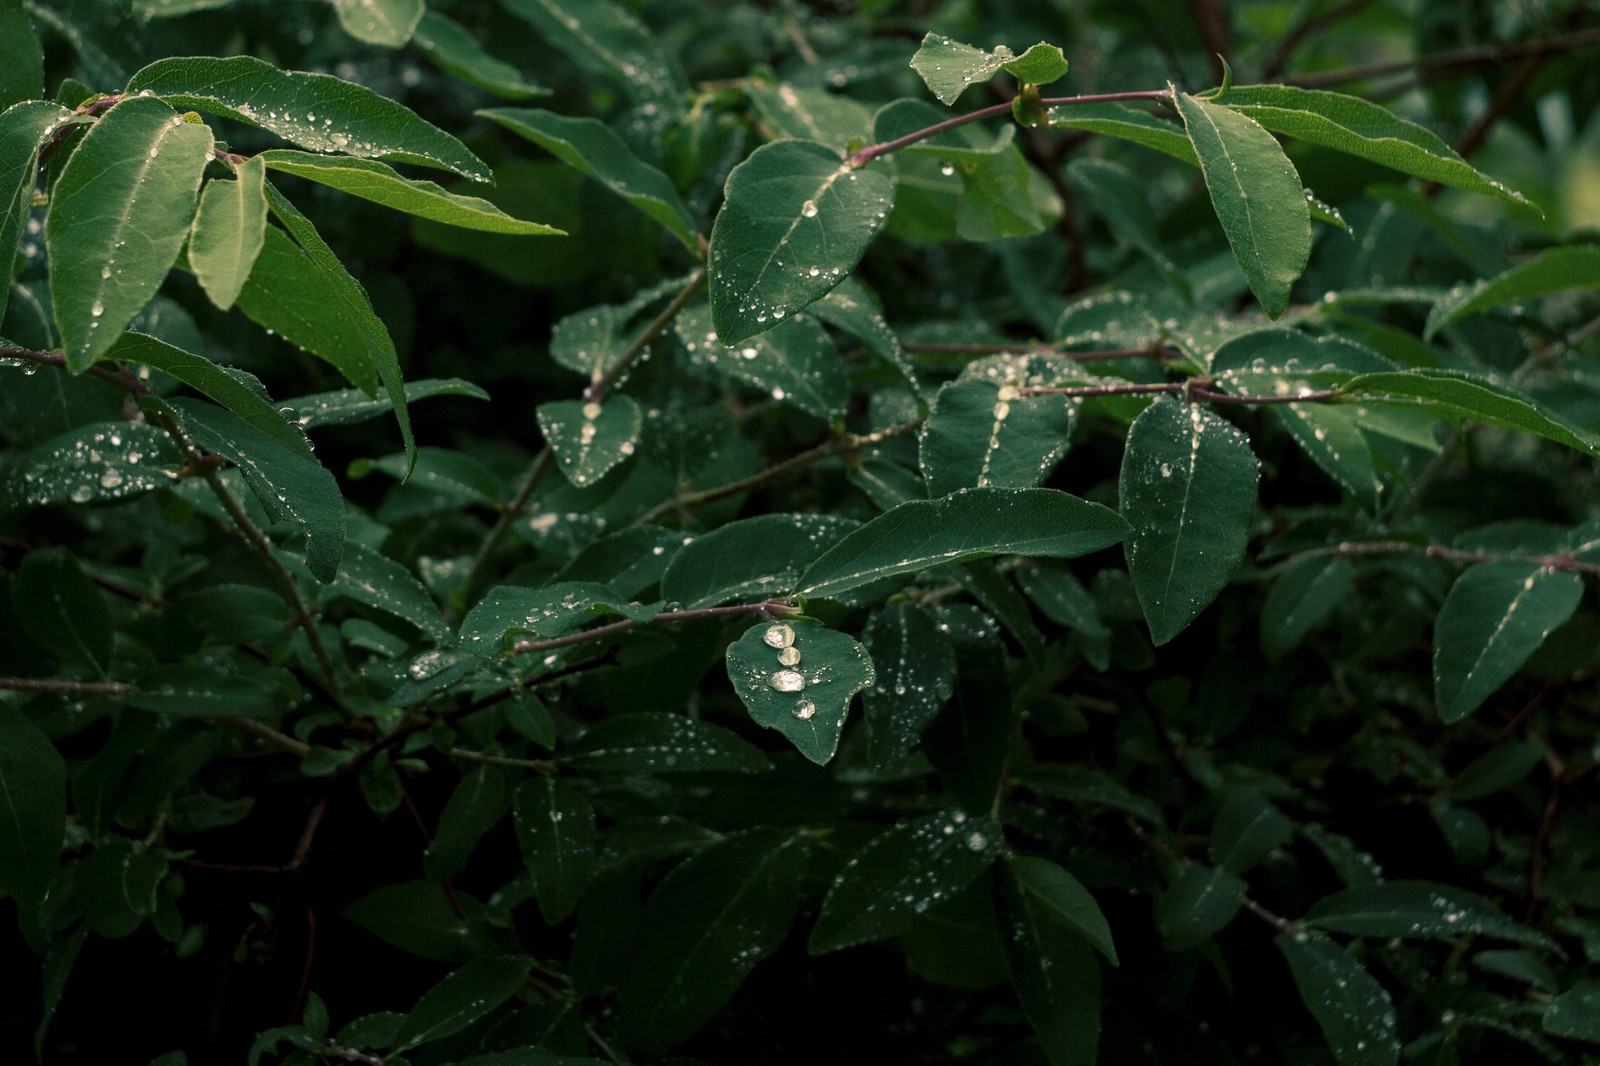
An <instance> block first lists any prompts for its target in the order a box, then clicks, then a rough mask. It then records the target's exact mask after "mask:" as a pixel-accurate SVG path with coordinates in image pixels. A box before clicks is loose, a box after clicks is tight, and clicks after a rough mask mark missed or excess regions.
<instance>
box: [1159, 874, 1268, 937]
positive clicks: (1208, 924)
mask: <svg viewBox="0 0 1600 1066" xmlns="http://www.w3.org/2000/svg"><path fill="white" fill-rule="evenodd" d="M1245 887H1246V886H1245V883H1244V879H1243V878H1241V877H1239V876H1238V875H1237V874H1231V873H1229V872H1228V871H1226V870H1222V869H1218V868H1215V867H1211V866H1206V865H1205V864H1203V863H1198V862H1191V863H1188V864H1186V865H1185V866H1183V867H1182V868H1181V869H1180V870H1179V871H1178V875H1177V876H1176V877H1174V878H1173V880H1172V884H1170V885H1168V886H1167V888H1166V891H1164V892H1162V893H1161V896H1160V898H1159V899H1158V900H1157V902H1156V925H1157V926H1158V927H1159V928H1160V930H1161V939H1162V940H1164V941H1165V942H1166V944H1167V947H1169V948H1172V949H1174V950H1181V949H1183V948H1192V947H1196V946H1198V945H1200V944H1203V943H1205V942H1206V941H1207V940H1209V939H1211V937H1213V936H1215V935H1216V934H1217V933H1219V932H1221V931H1222V929H1223V928H1224V927H1225V926H1226V925H1227V924H1228V923H1229V922H1231V921H1233V917H1234V915H1236V914H1238V913H1239V908H1240V906H1242V905H1243V903H1244V891H1245Z"/></svg>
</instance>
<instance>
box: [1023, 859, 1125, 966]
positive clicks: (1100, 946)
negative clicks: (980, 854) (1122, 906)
mask: <svg viewBox="0 0 1600 1066" xmlns="http://www.w3.org/2000/svg"><path fill="white" fill-rule="evenodd" d="M1006 871H1007V873H1008V874H1009V875H1010V878H1011V880H1012V881H1013V882H1015V885H1016V888H1017V890H1018V891H1019V892H1021V893H1022V894H1023V896H1024V898H1025V899H1026V900H1027V902H1028V906H1029V909H1030V910H1031V911H1035V912H1037V913H1038V914H1039V915H1040V916H1042V917H1045V918H1048V919H1049V920H1050V921H1052V922H1055V923H1056V924H1057V925H1059V926H1061V927H1062V928H1063V929H1068V930H1071V931H1072V933H1073V935H1074V936H1076V937H1078V938H1079V939H1081V940H1083V941H1084V942H1085V943H1087V944H1089V945H1091V946H1092V947H1093V948H1094V949H1095V950H1096V951H1098V952H1099V953H1100V954H1102V955H1104V956H1105V957H1106V961H1107V962H1109V963H1111V965H1113V966H1116V965H1119V964H1118V962H1117V948H1116V945H1115V944H1113V943H1112V941H1111V926H1110V925H1109V924H1108V923H1107V922H1106V916H1105V915H1104V914H1102V913H1101V911H1100V904H1099V903H1097V902H1096V901H1095V898H1094V896H1092V895H1090V893H1089V890H1088V889H1087V888H1084V887H1083V884H1082V883H1081V882H1079V880H1078V879H1077V878H1076V877H1073V876H1072V875H1071V874H1070V873H1068V872H1067V871H1066V870H1063V869H1062V868H1061V867H1060V866H1057V865H1056V864H1055V863H1053V862H1051V861H1050V860H1049V859H1041V858H1038V857H1037V856H1031V855H1010V856H1007V857H1006Z"/></svg>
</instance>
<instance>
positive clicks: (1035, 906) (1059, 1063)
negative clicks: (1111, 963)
mask: <svg viewBox="0 0 1600 1066" xmlns="http://www.w3.org/2000/svg"><path fill="white" fill-rule="evenodd" d="M1031 863H1042V864H1043V865H1044V866H1045V867H1050V868H1052V869H1054V870H1055V871H1058V872H1059V873H1060V874H1061V875H1062V876H1065V877H1066V878H1067V879H1068V880H1069V881H1071V883H1072V885H1073V886H1074V887H1075V888H1076V890H1077V891H1078V892H1083V889H1082V886H1079V885H1078V884H1077V881H1075V880H1072V877H1071V875H1070V874H1067V873H1066V871H1064V870H1061V868H1060V867H1058V866H1055V864H1054V863H1050V862H1047V861H1045V860H1043V859H1028V858H1008V859H1007V861H1006V874H1005V876H1004V877H1003V878H1002V879H1001V882H1000V893H999V903H1000V918H1001V921H1000V928H1001V930H1003V939H1004V942H1005V953H1006V971H1007V972H1008V973H1009V974H1010V976H1011V986H1012V987H1013V988H1015V989H1016V991H1017V999H1018V1000H1020V1001H1021V1003H1022V1013H1023V1014H1025V1015H1027V1018H1028V1023H1029V1024H1030V1025H1032V1026H1033V1031H1034V1033H1036V1034H1037V1035H1038V1037H1039V1045H1040V1047H1041V1048H1042V1049H1043V1050H1044V1054H1045V1058H1046V1059H1048V1060H1049V1061H1050V1063H1051V1066H1094V1063H1095V1062H1096V1052H1097V1050H1098V1045H1099V1042H1100V965H1099V963H1097V962H1096V961H1095V957H1094V954H1093V953H1092V952H1091V951H1090V950H1089V948H1088V947H1087V945H1086V943H1085V941H1084V939H1083V931H1082V930H1081V929H1078V928H1076V927H1075V925H1074V924H1073V923H1072V922H1070V921H1063V920H1062V918H1063V915H1062V913H1061V912H1060V911H1059V910H1058V909H1056V908H1055V907H1054V906H1053V902H1059V899H1056V900H1054V901H1053V900H1052V899H1051V898H1050V897H1049V896H1047V895H1045V894H1041V893H1040V892H1039V891H1035V889H1038V888H1041V887H1045V886H1042V885H1040V883H1039V882H1038V881H1035V882H1033V883H1032V884H1030V883H1029V882H1027V881H1025V880H1024V879H1023V877H1024V874H1022V873H1020V872H1019V871H1020V870H1028V864H1031ZM1030 872H1031V873H1033V874H1037V873H1038V872H1039V870H1038V869H1037V868H1035V869H1033V870H1031V871H1030ZM1083 895H1084V896H1085V897H1087V896H1088V893H1087V892H1083ZM1088 902H1089V905H1090V906H1091V907H1093V906H1094V901H1093V899H1092V898H1091V899H1089V901H1088ZM1094 910H1095V914H1096V916H1098V914H1099V909H1098V908H1094ZM1101 924H1104V923H1103V920H1102V923H1101ZM1107 943H1108V944H1109V939H1108V940H1107Z"/></svg>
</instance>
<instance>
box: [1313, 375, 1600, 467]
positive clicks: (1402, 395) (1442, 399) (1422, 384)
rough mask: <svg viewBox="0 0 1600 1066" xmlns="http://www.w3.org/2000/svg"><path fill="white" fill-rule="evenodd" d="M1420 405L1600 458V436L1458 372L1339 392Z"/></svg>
mask: <svg viewBox="0 0 1600 1066" xmlns="http://www.w3.org/2000/svg"><path fill="white" fill-rule="evenodd" d="M1340 391H1342V392H1344V393H1345V394H1347V395H1351V396H1369V397H1372V398H1373V399H1380V400H1382V399H1390V400H1398V401H1402V402H1410V403H1413V404H1415V403H1417V402H1418V401H1420V403H1421V406H1422V407H1423V408H1424V409H1425V410H1432V411H1434V412H1436V413H1437V414H1438V415H1439V417H1441V418H1470V419H1473V420H1475V421H1478V422H1488V423H1489V424H1491V425H1496V426H1505V427H1506V428H1507V429H1516V430H1520V431H1522V432H1523V433H1533V434H1536V435H1538V436H1541V437H1545V438H1547V439H1549V440H1553V441H1555V442H1557V443H1558V444H1565V445H1566V446H1567V447H1569V448H1576V449H1578V450H1579V451H1582V452H1587V453H1588V454H1590V455H1594V456H1600V437H1596V436H1595V434H1593V433H1591V432H1589V431H1588V430H1586V429H1584V428H1583V427H1581V426H1577V425H1574V424H1573V423H1572V422H1570V421H1568V420H1567V419H1565V418H1563V417H1561V416H1560V415H1559V414H1556V413H1555V412H1553V411H1550V410H1548V409H1547V408H1546V407H1545V406H1544V405H1542V404H1540V403H1539V402H1538V401H1537V400H1535V399H1533V398H1532V397H1530V396H1526V395H1524V394H1523V393H1520V392H1518V391H1517V390H1515V389H1512V388H1509V387H1507V386H1505V385H1500V384H1497V383H1496V382H1493V381H1490V380H1488V379H1487V378H1484V377H1481V376H1478V375H1476V374H1469V373H1465V372H1462V371H1459V370H1427V369H1422V370H1395V371H1389V372H1383V373H1374V374H1362V375H1360V376H1359V377H1354V378H1351V379H1350V380H1349V381H1347V382H1345V384H1344V386H1343V388H1342V389H1341V390H1340Z"/></svg>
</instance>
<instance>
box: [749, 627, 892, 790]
mask: <svg viewBox="0 0 1600 1066" xmlns="http://www.w3.org/2000/svg"><path fill="white" fill-rule="evenodd" d="M727 661H728V678H729V680H731V681H732V682H733V690H734V691H735V692H736V693H738V695H739V699H741V700H742V701H744V705H745V708H746V709H747V710H748V711H749V712H750V717H751V718H752V719H754V720H755V722H756V724H757V725H762V726H766V727H767V728H768V729H776V730H778V731H779V732H780V733H782V734H783V735H784V736H786V737H788V738H789V741H790V742H791V743H793V744H794V746H795V747H796V748H797V749H799V751H800V754H802V755H804V756H805V757H806V758H808V759H810V760H811V761H812V762H814V763H818V764H825V763H827V762H828V760H830V759H832V758H833V753H834V752H835V751H836V750H837V749H838V747H839V735H840V733H841V732H843V730H844V719H845V715H846V714H847V713H849V710H850V701H851V700H852V699H854V698H855V695H856V693H858V692H860V691H861V690H862V689H865V688H866V687H867V686H868V685H871V684H872V681H873V677H874V673H873V666H872V658H871V656H869V655H868V654H867V651H866V649H865V648H863V647H862V646H861V645H860V644H857V643H856V642H855V641H854V640H852V639H850V637H848V636H846V635H845V634H843V633H839V632H836V631H835V630H832V629H829V628H828V627H827V626H824V625H821V624H820V623H817V622H813V621H810V620H807V619H800V618H796V619H789V620H786V621H782V622H758V623H757V624H756V625H754V626H751V627H750V628H749V629H747V630H745V633H744V636H742V637H740V638H739V639H738V640H736V641H734V642H733V643H732V644H730V645H728V654H727Z"/></svg>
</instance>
